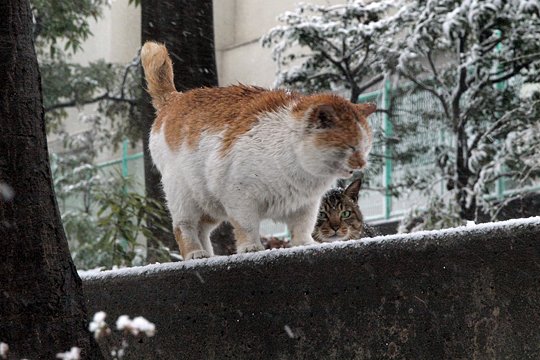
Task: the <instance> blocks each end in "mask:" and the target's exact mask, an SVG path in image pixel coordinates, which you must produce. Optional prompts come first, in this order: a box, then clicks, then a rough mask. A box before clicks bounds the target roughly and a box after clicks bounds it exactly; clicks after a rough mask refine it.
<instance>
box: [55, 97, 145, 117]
mask: <svg viewBox="0 0 540 360" xmlns="http://www.w3.org/2000/svg"><path fill="white" fill-rule="evenodd" d="M103 100H110V101H120V102H126V103H128V104H130V105H132V106H136V105H137V104H138V102H137V99H129V98H124V97H119V96H112V95H110V94H109V93H108V92H106V93H105V94H102V95H100V96H96V97H94V98H92V99H88V100H83V101H76V100H70V101H66V102H60V103H56V104H54V105H51V106H49V107H46V108H44V110H45V112H49V111H53V110H58V109H63V108H68V107H74V106H82V105H89V104H94V103H97V102H100V101H103Z"/></svg>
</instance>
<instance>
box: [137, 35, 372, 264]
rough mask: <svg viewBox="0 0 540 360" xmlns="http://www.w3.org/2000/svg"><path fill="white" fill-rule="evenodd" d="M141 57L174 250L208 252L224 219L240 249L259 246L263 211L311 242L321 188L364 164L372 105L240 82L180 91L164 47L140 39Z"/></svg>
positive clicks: (298, 240)
mask: <svg viewBox="0 0 540 360" xmlns="http://www.w3.org/2000/svg"><path fill="white" fill-rule="evenodd" d="M141 60H142V63H143V67H144V71H145V76H146V79H147V83H148V92H149V93H150V95H151V97H152V103H153V105H154V107H155V108H156V119H155V121H154V125H153V127H152V131H151V134H150V152H151V154H152V159H153V161H154V163H155V164H156V167H157V168H158V170H159V171H160V172H161V175H162V183H163V188H164V191H165V196H166V199H167V205H168V207H169V210H170V212H171V216H172V219H173V227H174V233H175V237H176V241H177V242H178V245H179V247H180V251H181V253H182V256H183V257H184V258H185V259H190V258H198V257H208V256H212V255H213V249H212V245H211V244H210V240H209V234H210V232H211V230H212V229H213V228H214V227H215V226H217V225H218V224H219V223H220V222H221V221H223V220H228V221H230V222H231V223H232V224H233V225H234V227H235V238H236V245H237V251H238V252H246V251H255V250H260V249H262V245H261V243H260V240H259V225H260V221H261V220H263V219H266V218H270V219H273V220H275V221H281V222H285V223H286V224H287V225H288V227H289V229H290V230H291V233H292V244H293V245H303V244H310V243H313V239H312V238H311V235H310V234H311V231H312V230H313V226H314V224H315V220H316V216H317V211H318V206H319V201H320V198H321V196H322V195H323V193H324V192H325V190H326V189H327V188H328V187H329V186H330V185H331V184H332V182H333V181H335V180H336V179H337V178H339V177H348V176H350V174H351V173H352V171H353V170H356V169H361V168H363V167H364V166H365V165H366V163H367V155H368V153H369V150H370V148H371V140H372V136H371V129H370V127H369V125H368V122H367V120H366V117H367V116H368V115H369V114H371V113H372V112H373V111H375V106H374V105H372V104H359V105H355V104H352V103H350V102H349V101H347V100H345V99H343V98H341V97H339V96H336V95H333V94H315V95H307V96H305V95H301V94H299V93H296V92H289V91H283V90H267V89H263V88H259V87H253V86H244V85H238V86H229V87H222V88H200V89H194V90H190V91H187V92H183V93H181V92H177V91H176V89H175V87H174V82H173V71H172V63H171V59H170V57H169V55H168V53H167V49H166V48H165V46H163V45H160V44H157V43H153V42H147V43H146V44H145V45H144V46H143V49H142V51H141Z"/></svg>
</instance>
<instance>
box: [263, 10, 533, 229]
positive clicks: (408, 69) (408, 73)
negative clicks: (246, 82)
mask: <svg viewBox="0 0 540 360" xmlns="http://www.w3.org/2000/svg"><path fill="white" fill-rule="evenodd" d="M363 3H364V2H361V1H352V0H351V1H348V2H347V4H345V5H336V6H314V5H300V6H299V7H298V8H297V9H296V10H295V11H293V12H287V13H285V14H283V15H282V16H281V18H280V19H281V20H282V21H283V22H284V23H285V25H283V26H279V27H276V28H274V29H272V30H271V31H270V33H269V34H268V35H267V36H266V37H265V38H264V39H263V44H264V45H268V46H273V47H274V48H273V54H274V58H275V59H276V61H277V62H278V64H279V65H280V69H279V74H278V84H282V85H289V86H294V87H297V88H301V89H304V90H308V91H312V90H326V89H332V90H337V91H340V90H341V89H349V90H351V93H352V94H354V95H356V96H357V95H358V93H357V92H355V91H352V90H354V89H356V90H358V89H361V90H365V89H367V87H366V86H364V85H369V86H372V85H373V83H372V82H371V79H375V78H377V76H379V75H384V77H385V78H386V79H387V80H388V82H387V84H392V89H391V91H390V92H389V93H388V95H389V96H388V97H387V98H385V99H384V100H385V101H384V102H381V104H380V106H379V107H381V108H383V107H384V108H383V110H385V111H386V114H387V115H388V118H389V122H390V124H391V127H392V129H393V131H392V134H391V135H390V136H388V135H384V136H383V137H382V143H381V144H382V145H383V146H382V148H383V150H384V151H383V152H381V151H375V150H376V149H375V148H374V151H373V152H372V155H373V156H372V159H371V163H372V164H374V165H375V167H377V169H375V171H373V170H372V171H371V172H372V173H374V174H377V173H378V171H380V169H381V168H382V167H380V168H379V167H378V166H379V165H380V164H381V160H382V161H384V159H386V158H388V157H390V158H391V159H392V161H393V162H394V164H395V165H397V166H396V167H400V172H399V176H396V178H394V179H393V184H392V185H393V187H392V188H391V189H389V190H390V191H391V192H392V194H394V195H406V193H407V192H410V193H413V194H415V195H414V196H416V197H417V198H418V197H419V196H418V194H419V193H421V194H422V196H421V198H423V199H428V201H427V202H426V203H422V204H418V207H417V210H415V213H416V215H419V214H421V212H422V211H425V212H424V213H423V214H424V216H419V217H418V216H416V215H415V213H411V216H412V217H416V218H417V219H418V218H423V219H426V223H425V224H424V225H423V227H425V228H432V227H435V228H438V227H440V226H442V224H445V225H444V226H447V225H458V224H462V223H463V222H464V220H467V219H478V217H479V216H480V214H481V213H483V214H485V213H489V214H491V215H492V216H493V217H495V216H496V214H497V211H498V209H499V208H500V206H502V205H504V203H505V202H504V201H500V199H498V200H499V201H497V202H494V201H493V196H492V195H493V194H494V193H495V189H496V188H497V187H499V188H500V184H501V183H502V181H504V182H507V183H511V184H512V185H513V188H516V189H521V191H519V192H517V193H516V194H515V196H523V194H524V193H525V191H524V190H523V189H524V188H527V187H528V186H529V185H531V184H532V183H533V182H534V181H536V179H538V177H539V175H540V168H539V166H538V160H537V159H538V156H536V155H535V154H538V153H540V144H539V142H538V128H539V126H540V125H539V122H540V108H539V106H538V98H535V95H534V94H535V92H534V91H533V92H531V91H528V92H524V90H522V86H523V84H529V85H528V86H529V87H528V88H527V89H530V88H533V89H535V88H536V87H537V85H535V84H538V83H540V71H539V70H540V10H539V9H540V5H539V2H538V1H530V0H512V1H484V0H464V1H462V0H427V1H426V0H406V1H405V0H403V1H399V0H398V1H393V2H392V3H389V2H387V1H385V0H378V1H373V2H369V4H365V5H364V4H363ZM357 14H360V15H357ZM368 50H369V51H368ZM364 51H365V52H364ZM364 59H365V63H363V60H364ZM351 65H352V66H353V68H355V69H360V68H362V70H361V71H359V72H358V73H355V75H362V76H351V74H350V73H349V72H348V71H346V70H347V69H349V68H350V67H351ZM355 84H356V85H355ZM530 84H532V87H531V85H530ZM523 94H528V95H527V96H525V95H523ZM520 95H521V96H520ZM355 99H356V98H355V97H354V96H353V99H352V100H353V101H354V100H355ZM382 103H384V105H383V106H381V105H382ZM375 130H376V132H377V131H378V129H375ZM381 133H382V132H381V131H379V134H381ZM372 166H373V165H372ZM395 174H397V171H396V172H395ZM395 201H397V202H399V201H400V200H399V199H397V200H395ZM418 209H423V210H418ZM421 227H422V226H421Z"/></svg>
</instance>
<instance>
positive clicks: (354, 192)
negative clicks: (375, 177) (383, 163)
mask: <svg viewBox="0 0 540 360" xmlns="http://www.w3.org/2000/svg"><path fill="white" fill-rule="evenodd" d="M361 187H362V178H358V179H356V180H354V181H353V182H352V183H351V184H350V185H349V186H347V188H346V189H345V191H344V194H345V195H347V196H348V197H349V198H351V199H352V200H353V201H355V202H356V201H358V193H359V192H360V188H361Z"/></svg>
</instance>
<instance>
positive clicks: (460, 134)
mask: <svg viewBox="0 0 540 360" xmlns="http://www.w3.org/2000/svg"><path fill="white" fill-rule="evenodd" d="M456 150H457V152H456V202H457V204H458V206H459V216H460V217H461V218H462V219H463V220H475V216H476V198H475V197H474V196H473V197H472V198H471V200H470V201H468V198H469V197H470V196H471V195H469V194H468V191H467V190H468V189H469V180H470V178H471V175H472V174H471V171H470V170H469V159H468V158H467V134H466V132H465V127H460V128H458V130H457V144H456Z"/></svg>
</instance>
